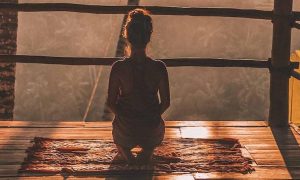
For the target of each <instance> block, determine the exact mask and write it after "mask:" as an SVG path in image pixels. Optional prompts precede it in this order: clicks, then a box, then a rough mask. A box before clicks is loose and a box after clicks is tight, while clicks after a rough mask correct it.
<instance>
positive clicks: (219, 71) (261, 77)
mask: <svg viewBox="0 0 300 180" xmlns="http://www.w3.org/2000/svg"><path fill="white" fill-rule="evenodd" d="M38 2H41V3H42V2H51V3H52V2H53V3H54V2H67V3H80V4H99V5H126V4H127V1H125V0H72V1H71V0H69V1H67V0H65V1H62V0H57V1H54V0H43V1H42V0H19V3H38ZM140 5H155V6H184V7H233V8H246V9H261V10H272V9H273V0H201V1H199V0H186V1H182V0H172V1H169V0H160V1H155V0H147V1H143V0H141V1H140ZM294 10H298V11H300V2H298V1H294ZM123 16H124V15H93V14H84V13H72V12H39V13H28V12H19V15H18V18H19V19H18V39H17V46H18V48H17V54H24V55H45V56H73V57H114V56H115V53H116V46H117V41H118V37H119V33H120V30H121V24H122V20H123ZM152 17H153V23H154V33H153V36H152V40H151V43H150V44H149V46H148V49H147V51H148V54H149V56H150V57H152V58H176V57H208V58H245V59H246V58H253V59H265V60H267V59H268V58H270V57H271V44H272V23H271V21H264V20H251V19H242V18H222V17H191V16H161V15H153V16H152ZM299 38H300V31H297V30H293V34H292V39H293V40H292V48H291V52H293V51H294V50H296V49H300V39H299ZM109 72H110V67H109V66H67V65H43V64H17V72H16V89H15V109H14V119H16V120H32V121H43V120H44V121H56V120H68V121H71V120H76V121H81V120H83V119H84V114H87V117H86V119H85V120H86V121H101V120H103V118H102V116H103V113H104V106H105V100H106V96H107V85H108V76H109ZM168 72H169V78H170V89H171V107H170V108H169V110H168V111H167V112H166V113H165V114H164V118H165V119H166V120H266V119H267V118H268V111H269V71H268V70H267V69H251V68H201V67H173V68H170V67H169V68H168ZM98 73H100V79H99V83H96V79H97V76H98ZM95 85H96V86H97V89H96V93H95V96H94V98H93V100H92V102H91V106H90V109H89V111H88V112H86V111H87V105H88V102H89V99H90V96H91V94H92V90H93V88H94V86H95Z"/></svg>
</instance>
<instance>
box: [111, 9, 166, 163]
mask: <svg viewBox="0 0 300 180" xmlns="http://www.w3.org/2000/svg"><path fill="white" fill-rule="evenodd" d="M151 34H152V18H151V17H150V15H149V12H148V11H146V10H144V9H134V10H132V11H130V12H129V14H128V18H127V21H126V24H125V27H124V33H123V36H124V37H125V39H126V40H127V45H128V47H129V50H130V52H129V57H127V58H124V60H119V61H117V62H115V63H114V64H113V65H112V69H111V73H110V78H109V87H108V105H109V107H110V108H111V110H112V111H113V113H114V114H115V118H114V120H113V131H112V134H113V139H114V142H115V144H116V146H117V148H118V151H119V154H120V155H121V156H122V157H123V158H124V159H125V160H126V161H127V162H128V163H133V162H136V161H137V162H138V163H147V162H149V161H151V158H152V154H153V151H154V149H155V147H157V146H158V145H160V144H161V142H162V140H163V138H164V133H165V125H164V121H163V119H162V118H161V115H162V114H163V113H164V112H165V111H166V109H167V108H168V107H169V106H170V92H169V80H168V73H167V69H166V66H165V64H164V63H163V62H162V61H158V60H153V59H151V58H149V57H147V55H146V46H147V44H148V43H149V41H150V37H151ZM158 92H159V96H160V98H159V97H158ZM159 99H160V101H159ZM137 145H138V146H140V147H141V148H142V152H141V153H140V154H139V155H138V156H137V157H136V158H135V157H134V156H133V154H132V153H131V151H130V150H131V149H132V148H134V147H136V146H137Z"/></svg>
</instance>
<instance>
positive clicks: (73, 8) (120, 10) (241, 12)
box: [0, 3, 272, 19]
mask: <svg viewBox="0 0 300 180" xmlns="http://www.w3.org/2000/svg"><path fill="white" fill-rule="evenodd" d="M138 7H142V8H146V9H147V10H149V11H150V12H151V13H152V14H154V15H189V16H222V17H240V18H252V19H272V12H271V11H263V10H253V9H234V8H191V7H161V6H102V5H83V4H70V3H23V4H21V3H20V4H11V3H1V7H0V10H9V11H11V10H17V11H22V12H42V11H68V12H79V13H92V14H127V13H128V11H130V10H132V9H135V8H138Z"/></svg>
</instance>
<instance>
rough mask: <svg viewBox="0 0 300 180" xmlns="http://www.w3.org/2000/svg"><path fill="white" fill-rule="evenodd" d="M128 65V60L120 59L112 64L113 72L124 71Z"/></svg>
mask: <svg viewBox="0 0 300 180" xmlns="http://www.w3.org/2000/svg"><path fill="white" fill-rule="evenodd" d="M127 64H128V62H127V60H126V59H120V60H117V61H115V62H114V63H113V64H112V66H111V69H112V71H120V70H121V69H124V67H125V66H126V65H127Z"/></svg>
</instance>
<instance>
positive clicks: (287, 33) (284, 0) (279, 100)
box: [269, 0, 293, 126]
mask: <svg viewBox="0 0 300 180" xmlns="http://www.w3.org/2000/svg"><path fill="white" fill-rule="evenodd" d="M292 6H293V0H274V19H273V44H272V58H271V66H272V69H273V70H272V71H271V82H270V112H269V125H271V126H287V125H288V123H289V122H288V118H289V114H288V112H289V75H288V74H286V73H282V71H280V69H288V68H289V65H290V47H291V28H292V27H291V19H290V18H291V17H292Z"/></svg>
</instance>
